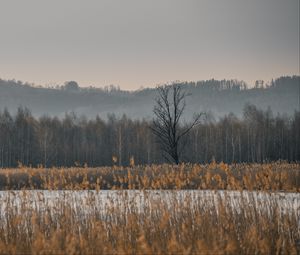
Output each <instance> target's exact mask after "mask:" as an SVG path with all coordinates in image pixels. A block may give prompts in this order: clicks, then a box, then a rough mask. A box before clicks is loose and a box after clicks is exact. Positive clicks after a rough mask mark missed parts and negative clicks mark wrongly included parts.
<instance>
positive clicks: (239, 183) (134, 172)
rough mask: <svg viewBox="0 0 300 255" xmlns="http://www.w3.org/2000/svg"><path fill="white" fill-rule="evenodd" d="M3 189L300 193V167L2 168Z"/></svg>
mask: <svg viewBox="0 0 300 255" xmlns="http://www.w3.org/2000/svg"><path fill="white" fill-rule="evenodd" d="M0 189H1V190H20V189H49V190H59V189H62V190H80V189H96V190H99V189H105V190H107V189H222V190H264V191H289V192H300V165H299V164H296V163H295V164H288V163H282V162H277V163H270V164H233V165H227V164H224V163H220V164H217V163H215V162H213V163H211V164H206V165H199V164H181V165H178V166H176V165H166V164H165V165H152V166H134V165H133V162H132V166H131V167H126V168H124V167H117V166H114V167H99V168H88V167H87V166H86V167H74V168H50V169H44V168H27V167H20V168H17V169H1V170H0Z"/></svg>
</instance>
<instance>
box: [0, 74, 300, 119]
mask: <svg viewBox="0 0 300 255" xmlns="http://www.w3.org/2000/svg"><path fill="white" fill-rule="evenodd" d="M183 85H184V88H185V89H186V90H187V91H188V93H190V97H188V98H187V108H186V112H185V118H186V120H190V119H191V117H192V115H193V113H194V112H200V111H205V112H210V113H212V115H213V116H214V117H221V116H224V115H225V114H228V113H230V112H232V113H234V114H235V115H236V116H238V117H242V115H243V107H244V105H245V104H247V103H250V104H254V105H256V106H257V107H258V108H260V109H264V110H267V109H268V107H270V108H271V110H272V111H273V112H274V113H275V114H277V113H281V114H283V113H287V114H288V115H292V114H293V113H294V111H295V110H299V86H300V77H299V76H293V77H281V78H278V79H275V80H274V81H271V82H270V83H269V84H263V83H261V82H257V83H256V86H255V87H253V88H248V87H247V85H246V84H245V83H244V82H242V81H236V80H230V81H227V80H222V81H217V80H208V81H199V82H186V83H183ZM155 97H156V90H155V89H153V88H151V89H149V88H146V89H140V90H137V91H130V92H129V91H123V90H120V89H119V88H118V87H114V86H110V87H106V88H105V89H101V88H93V87H90V88H81V87H79V86H78V84H77V83H76V82H68V83H66V84H65V85H64V86H57V87H55V88H42V87H36V86H31V85H29V84H24V83H22V82H17V81H14V80H11V81H5V80H0V109H2V110H3V109H4V108H5V107H6V108H7V109H8V110H9V111H10V112H11V113H16V112H17V108H18V107H19V106H23V107H27V108H28V109H30V110H31V112H32V114H33V116H35V117H40V116H42V115H45V114H47V115H49V116H58V117H64V115H65V113H66V112H68V113H70V112H75V113H76V114H77V115H81V114H83V115H85V116H86V117H88V118H95V117H96V116H97V115H99V116H100V117H101V118H102V119H107V114H108V113H114V114H115V115H116V116H118V117H121V116H122V115H123V114H126V115H127V116H128V117H130V118H132V119H141V118H146V119H151V118H152V109H153V99H154V98H155Z"/></svg>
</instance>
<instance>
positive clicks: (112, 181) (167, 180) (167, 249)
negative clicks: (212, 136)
mask: <svg viewBox="0 0 300 255" xmlns="http://www.w3.org/2000/svg"><path fill="white" fill-rule="evenodd" d="M131 163H132V164H131V166H130V167H127V168H123V167H117V166H114V167H102V168H89V167H87V166H86V167H74V168H51V169H45V168H27V167H22V166H20V167H19V168H17V169H1V170H0V187H1V189H2V190H3V191H1V192H0V254H299V252H300V221H299V208H297V201H296V200H297V199H299V196H298V194H297V193H298V192H300V165H299V164H288V163H284V162H277V163H270V164H233V165H227V164H224V163H219V164H217V163H215V162H213V163H211V164H207V165H199V164H180V165H178V166H176V165H152V166H135V165H134V162H133V161H132V162H131ZM34 189H38V190H35V191H34ZM104 189H106V190H117V191H114V192H117V194H118V198H117V199H116V197H113V196H111V197H108V198H106V199H104V200H101V199H100V200H99V196H101V194H103V193H104V192H107V191H101V190H104ZM165 189H166V190H168V191H163V190H165ZM188 189H193V190H195V189H202V190H207V189H210V190H212V191H209V192H211V193H210V194H214V195H210V194H208V195H206V196H203V195H197V196H186V197H184V199H183V200H180V199H178V198H176V194H179V193H180V192H181V193H180V194H182V192H183V190H188ZM219 189H221V190H225V191H224V192H223V191H222V192H223V193H220V192H221V191H215V192H216V193H214V191H213V190H219ZM16 190H20V191H16ZM43 190H45V191H43ZM48 190H50V191H48ZM51 190H53V191H52V192H51ZM54 190H56V191H54ZM83 190H86V191H83ZM90 190H94V191H90ZM128 190H129V191H128ZM152 190H155V191H152ZM159 190H160V191H159ZM226 190H236V191H238V192H236V193H234V194H235V195H234V196H236V195H237V196H239V197H240V199H239V200H237V201H238V202H234V203H233V202H232V200H231V198H230V192H227V191H226ZM243 190H249V191H250V192H248V191H245V192H246V193H247V195H245V192H243ZM251 190H252V191H253V190H256V191H262V194H265V195H264V196H262V197H259V199H258V200H257V198H258V196H257V195H256V194H258V193H256V192H251ZM269 191H270V192H275V194H278V198H277V199H275V196H273V195H268V194H271V193H269ZM278 191H285V192H294V193H295V195H294V197H293V198H292V199H296V200H293V202H292V203H289V202H288V203H287V204H285V205H284V206H285V209H283V207H282V204H281V203H282V200H281V199H282V198H280V197H281V196H285V195H286V194H288V193H277V192H278ZM130 192H136V193H133V194H135V195H134V196H130V195H128V194H129V193H130ZM150 192H154V193H155V194H157V196H156V199H154V198H153V197H152V196H149V195H147V194H149V193H150ZM163 192H169V193H168V194H170V195H169V197H168V199H169V200H168V201H167V202H166V201H165V200H164V199H163V195H162V194H163ZM110 193H112V194H113V192H107V194H110ZM82 194H87V196H85V197H82ZM141 194H142V195H141ZM220 194H223V195H220ZM272 194H274V193H272ZM141 196H142V200H141ZM49 197H50V200H51V201H50V200H49ZM181 197H182V196H181ZM264 197H267V200H268V201H266V200H264V199H265V198H264ZM120 201H121V202H120ZM137 201H140V202H137ZM295 201H296V202H295ZM139 203H140V204H139ZM295 204H296V207H295Z"/></svg>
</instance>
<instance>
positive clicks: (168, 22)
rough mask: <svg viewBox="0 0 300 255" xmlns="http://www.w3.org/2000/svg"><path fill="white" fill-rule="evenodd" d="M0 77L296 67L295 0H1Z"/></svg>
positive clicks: (264, 75)
mask: <svg viewBox="0 0 300 255" xmlns="http://www.w3.org/2000/svg"><path fill="white" fill-rule="evenodd" d="M0 10H1V14H0V78H2V79H12V78H15V79H17V80H22V81H28V82H34V83H35V84H38V85H39V84H40V85H49V84H62V83H63V82H64V81H67V80H76V81H77V82H78V83H79V84H80V85H81V86H89V85H93V86H104V85H109V84H115V85H120V87H121V88H123V89H137V88H139V87H140V86H144V87H146V86H155V85H156V84H158V83H164V82H170V81H174V80H188V81H190V80H202V79H211V78H215V79H223V78H226V79H231V78H236V79H240V80H245V81H246V82H248V83H249V84H250V85H252V84H253V83H254V80H256V79H264V80H270V79H271V78H272V77H278V76H280V75H290V74H299V0H151V1H150V0H148V1H144V0H126V1H125V0H81V1H80V0H51V1H50V0H49V1H46V0H45V1H43V0H26V1H24V0H18V1H17V0H0Z"/></svg>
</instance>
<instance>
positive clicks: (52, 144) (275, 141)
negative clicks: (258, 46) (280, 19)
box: [0, 105, 300, 168]
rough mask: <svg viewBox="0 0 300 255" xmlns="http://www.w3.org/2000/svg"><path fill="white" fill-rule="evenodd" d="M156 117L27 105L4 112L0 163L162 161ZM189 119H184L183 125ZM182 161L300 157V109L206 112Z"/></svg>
mask: <svg viewBox="0 0 300 255" xmlns="http://www.w3.org/2000/svg"><path fill="white" fill-rule="evenodd" d="M151 125H152V122H150V121H147V120H132V119H130V118H128V117H126V116H125V115H124V116H123V117H122V118H117V117H116V116H115V115H113V114H110V115H108V117H107V120H105V121H104V120H103V119H101V118H100V117H99V116H97V117H96V118H94V119H87V118H86V117H85V116H77V115H76V114H74V113H69V114H66V115H65V117H64V118H58V117H50V116H43V117H40V118H35V117H33V115H32V114H31V112H30V111H29V110H28V109H27V108H23V107H19V108H18V110H17V113H16V114H14V115H12V114H10V112H9V111H8V110H7V109H4V110H2V111H0V167H5V168H6V167H16V166H18V165H20V164H22V165H26V166H33V167H37V166H43V167H52V166H64V167H69V166H74V165H84V164H87V165H88V166H93V167H95V166H110V165H113V164H117V165H124V166H126V165H129V164H130V163H132V161H133V160H134V162H135V164H152V163H156V164H158V163H163V162H166V159H165V158H164V157H163V155H162V153H161V150H160V145H159V143H158V142H157V140H156V137H155V135H154V134H153V132H152V131H151V128H150V127H151ZM186 126H188V124H184V123H181V124H180V128H182V130H184V128H185V127H186ZM179 146H184V148H185V149H184V150H183V154H182V156H181V161H183V162H198V163H207V162H210V161H211V160H215V161H217V162H221V161H223V162H226V163H239V162H259V163H261V162H266V161H276V160H286V161H289V162H290V161H292V162H295V161H299V160H300V112H297V111H296V112H295V113H294V114H293V115H292V116H287V115H275V114H273V113H272V111H271V110H270V109H268V110H261V109H258V108H257V107H255V106H254V105H246V106H245V107H244V111H243V118H237V117H236V116H235V115H234V114H232V113H231V114H228V115H225V116H224V117H222V118H220V119H218V120H215V119H214V117H213V116H211V115H209V114H207V115H206V117H205V118H204V119H203V120H202V121H201V122H200V124H198V125H197V126H195V127H194V128H193V129H192V130H191V131H190V132H189V133H188V134H187V135H186V136H185V137H184V139H183V141H182V142H181V144H180V145H179Z"/></svg>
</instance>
